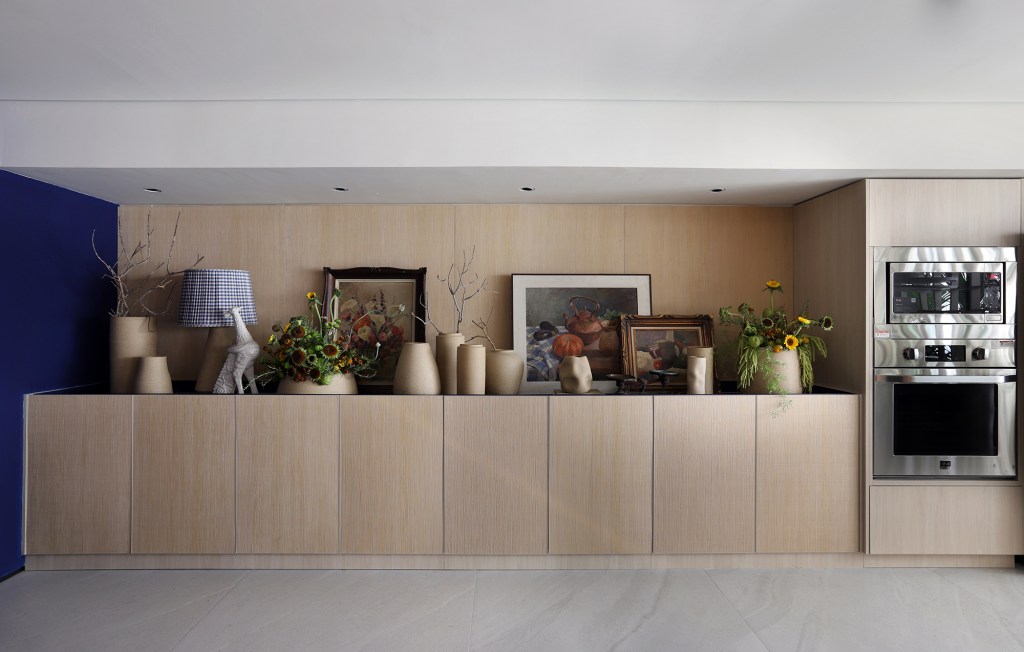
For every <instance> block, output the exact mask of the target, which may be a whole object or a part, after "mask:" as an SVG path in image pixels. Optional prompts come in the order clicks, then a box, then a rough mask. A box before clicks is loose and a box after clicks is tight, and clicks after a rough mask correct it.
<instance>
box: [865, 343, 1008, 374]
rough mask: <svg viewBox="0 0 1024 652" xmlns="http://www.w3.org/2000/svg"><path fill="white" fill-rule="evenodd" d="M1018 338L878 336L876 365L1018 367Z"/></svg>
mask: <svg viewBox="0 0 1024 652" xmlns="http://www.w3.org/2000/svg"><path fill="white" fill-rule="evenodd" d="M1016 348H1017V347H1016V341H1015V340H903V339H875V360H874V366H875V367H888V368H900V367H910V368H919V367H939V368H941V367H951V368H965V369H969V368H992V369H1004V368H1016V366H1017V361H1016Z"/></svg>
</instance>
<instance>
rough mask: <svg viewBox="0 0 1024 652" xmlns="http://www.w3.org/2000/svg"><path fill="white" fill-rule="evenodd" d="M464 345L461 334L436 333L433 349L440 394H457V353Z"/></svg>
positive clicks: (463, 336)
mask: <svg viewBox="0 0 1024 652" xmlns="http://www.w3.org/2000/svg"><path fill="white" fill-rule="evenodd" d="M465 343H466V336H465V335H463V334H462V333H438V335H437V340H436V341H435V342H434V348H435V349H436V351H437V373H438V374H440V376H441V393H442V394H457V393H458V391H459V375H458V351H459V345H460V344H465Z"/></svg>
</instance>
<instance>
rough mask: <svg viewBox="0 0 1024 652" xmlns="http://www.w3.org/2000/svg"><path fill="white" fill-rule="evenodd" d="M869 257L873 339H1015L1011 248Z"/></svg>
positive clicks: (877, 251)
mask: <svg viewBox="0 0 1024 652" xmlns="http://www.w3.org/2000/svg"><path fill="white" fill-rule="evenodd" d="M873 257H874V322H875V336H876V337H889V336H891V337H905V336H921V335H925V334H929V333H930V334H932V335H941V336H955V337H1003V338H1013V337H1015V333H1014V325H1015V322H1016V309H1017V262H1016V260H1017V256H1016V250H1015V249H1014V248H1013V247H874V248H873ZM953 331H956V332H953Z"/></svg>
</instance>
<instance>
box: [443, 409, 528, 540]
mask: <svg viewBox="0 0 1024 652" xmlns="http://www.w3.org/2000/svg"><path fill="white" fill-rule="evenodd" d="M444 523H445V526H444V536H445V543H444V551H445V554H462V555H483V554H490V555H496V554H509V555H511V554H519V555H522V554H528V555H543V554H545V553H547V551H548V399H547V397H542V396H494V397H490V396H487V397H476V396H474V397H446V398H445V399H444Z"/></svg>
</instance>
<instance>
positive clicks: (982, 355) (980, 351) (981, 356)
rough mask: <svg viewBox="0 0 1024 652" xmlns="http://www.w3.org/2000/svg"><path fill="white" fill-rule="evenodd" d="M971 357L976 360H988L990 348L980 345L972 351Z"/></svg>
mask: <svg viewBox="0 0 1024 652" xmlns="http://www.w3.org/2000/svg"><path fill="white" fill-rule="evenodd" d="M971 358H973V359H975V360H988V349H986V348H985V347H983V346H979V347H978V348H976V349H974V350H973V351H971Z"/></svg>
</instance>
